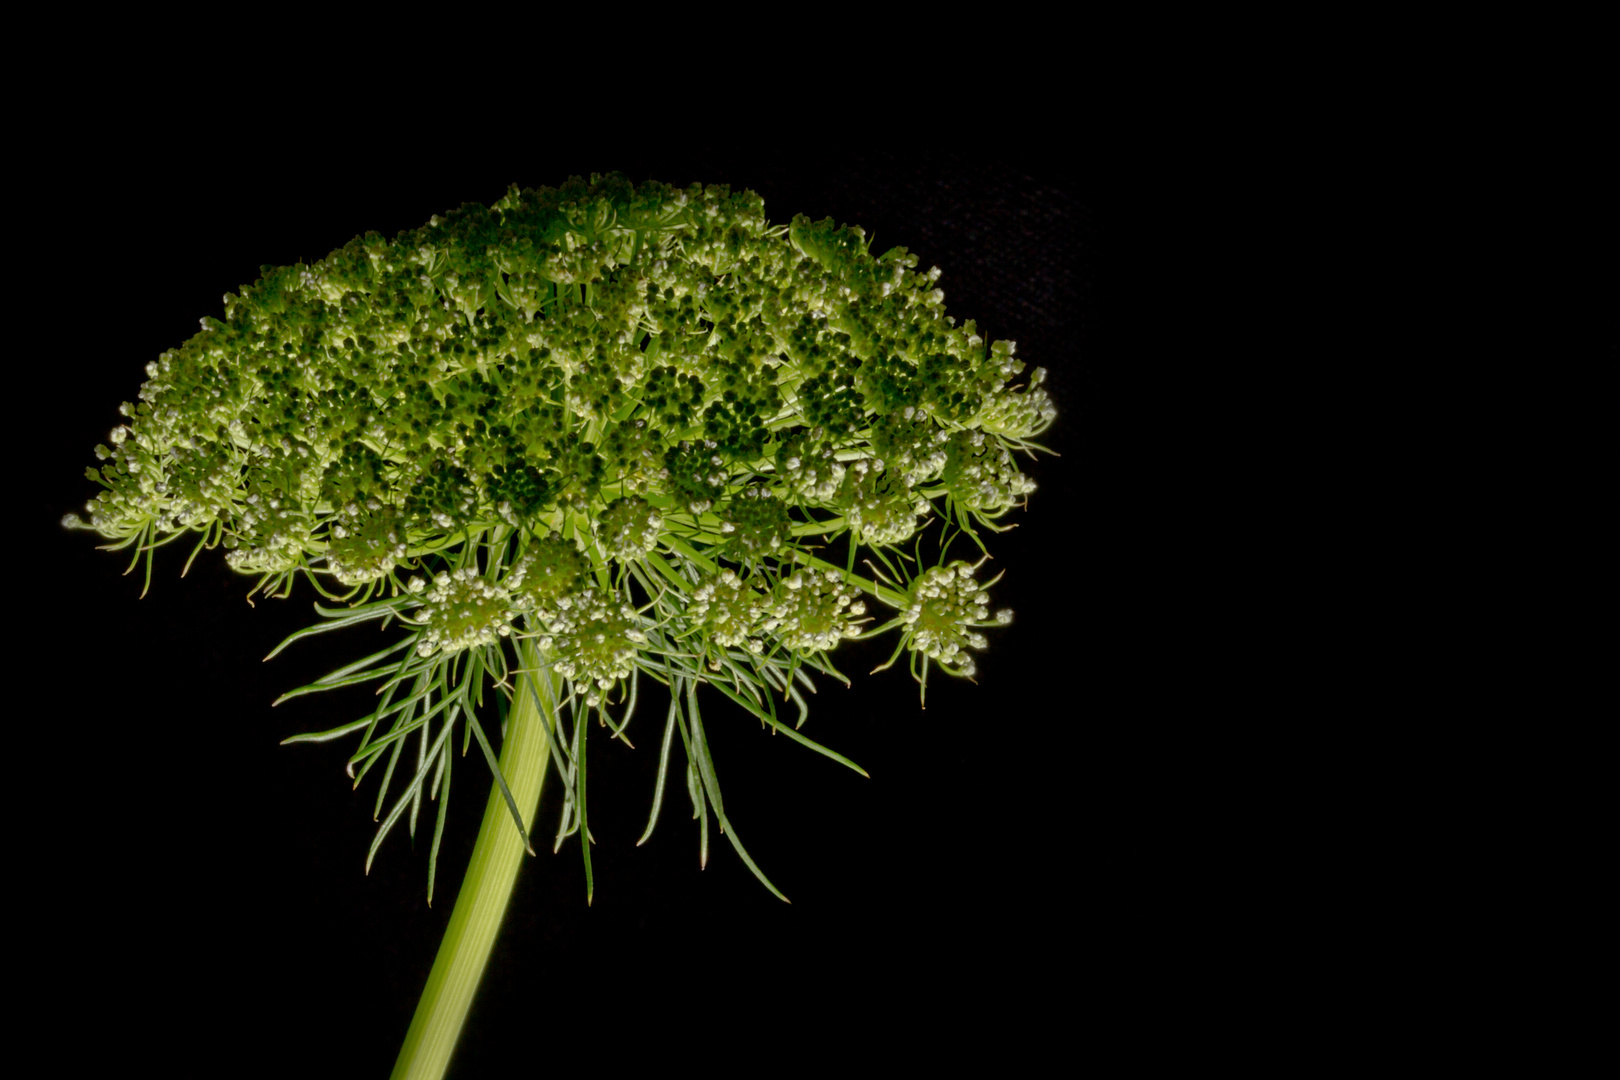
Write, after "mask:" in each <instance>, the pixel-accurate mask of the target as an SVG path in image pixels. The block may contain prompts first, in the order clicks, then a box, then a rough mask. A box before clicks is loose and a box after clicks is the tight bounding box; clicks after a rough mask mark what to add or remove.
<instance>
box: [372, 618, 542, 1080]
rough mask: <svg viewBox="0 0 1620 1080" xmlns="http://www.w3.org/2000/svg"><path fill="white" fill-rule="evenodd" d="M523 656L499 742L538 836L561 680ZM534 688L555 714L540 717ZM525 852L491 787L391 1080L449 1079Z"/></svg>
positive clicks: (516, 797)
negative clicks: (537, 822)
mask: <svg viewBox="0 0 1620 1080" xmlns="http://www.w3.org/2000/svg"><path fill="white" fill-rule="evenodd" d="M519 656H520V657H522V659H523V663H524V666H525V667H526V668H528V669H529V671H530V672H532V674H523V675H520V676H518V679H517V693H516V694H514V695H513V698H514V700H513V707H512V710H511V712H510V714H509V715H508V716H507V720H506V736H505V738H504V739H503V740H502V742H501V757H500V767H501V775H502V776H503V777H505V778H506V786H507V790H508V791H510V792H511V793H512V801H513V802H514V803H516V804H517V808H518V812H519V813H520V814H521V815H522V817H523V823H524V827H525V828H527V829H529V830H531V831H532V830H533V828H534V812H535V808H536V807H537V806H538V805H539V803H540V787H541V784H542V783H544V781H545V778H546V762H547V759H548V754H549V752H550V751H549V747H548V745H547V741H548V739H549V737H550V732H551V731H552V730H553V729H554V727H555V725H556V722H557V721H556V701H557V692H558V689H559V686H558V682H559V680H558V679H557V677H556V676H555V675H553V674H552V673H551V671H550V669H549V668H544V667H540V665H539V658H538V655H537V653H536V651H535V650H534V648H533V647H532V646H530V645H529V644H528V643H527V642H525V643H524V644H523V645H522V646H520V648H519ZM531 680H532V681H531ZM531 686H533V688H534V690H535V691H537V692H538V696H539V699H540V701H541V702H543V703H545V705H546V706H547V709H546V711H548V712H550V714H551V715H549V716H547V715H543V714H542V710H541V708H540V706H539V705H537V704H536V703H535V697H536V694H535V693H531V692H530V687H531ZM447 752H448V751H447ZM523 852H524V845H523V838H522V837H521V836H519V835H518V830H517V826H516V825H515V824H513V822H512V813H511V811H510V810H509V809H508V808H507V805H506V799H505V798H504V797H503V796H502V795H501V789H500V786H499V785H498V784H491V785H490V793H489V803H488V805H487V806H485V808H484V823H483V825H482V826H481V827H480V828H479V830H478V843H477V845H476V846H475V847H474V848H473V854H472V862H471V863H469V864H468V866H467V877H466V879H465V880H464V881H463V882H462V883H461V893H460V895H459V896H457V897H456V908H455V911H453V912H451V914H450V926H449V929H447V930H446V931H445V933H444V942H443V944H441V945H440V946H439V955H438V957H437V958H436V959H435V960H434V961H433V971H432V973H431V974H429V975H428V981H427V987H426V988H425V989H424V990H423V991H422V999H421V1001H420V1002H418V1003H417V1006H416V1015H415V1016H414V1017H413V1018H412V1019H411V1027H410V1030H409V1031H408V1032H406V1034H405V1045H404V1046H403V1047H402V1048H401V1049H400V1052H399V1060H398V1061H397V1062H395V1063H394V1072H393V1080H407V1078H408V1080H439V1078H440V1077H442V1076H444V1072H445V1070H446V1069H447V1068H448V1067H449V1065H450V1055H451V1054H452V1053H453V1052H454V1050H455V1048H456V1038H457V1036H459V1035H460V1034H461V1025H462V1022H463V1021H465V1020H466V1019H467V1010H468V1008H469V1007H471V1005H472V999H473V995H474V994H475V993H476V992H477V991H478V983H479V980H480V979H481V978H482V977H483V974H484V965H485V964H486V963H487V962H488V961H489V953H490V949H491V948H492V947H493V946H494V944H495V936H496V934H497V933H498V932H499V931H500V927H501V918H502V916H503V915H505V914H506V902H507V900H508V899H510V898H511V895H512V885H513V883H514V882H515V881H516V880H517V872H518V866H519V864H521V863H522V861H523Z"/></svg>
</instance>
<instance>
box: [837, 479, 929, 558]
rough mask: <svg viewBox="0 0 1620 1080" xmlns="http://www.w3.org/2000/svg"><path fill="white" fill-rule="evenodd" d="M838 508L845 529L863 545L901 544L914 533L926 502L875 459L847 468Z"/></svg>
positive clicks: (926, 509)
mask: <svg viewBox="0 0 1620 1080" xmlns="http://www.w3.org/2000/svg"><path fill="white" fill-rule="evenodd" d="M838 505H839V507H841V508H842V509H843V511H844V517H845V520H847V521H848V522H849V527H850V528H851V529H853V530H854V531H855V534H856V535H857V536H859V537H860V539H861V542H862V543H867V544H903V543H905V542H906V541H907V540H909V539H911V537H912V535H913V534H914V533H916V531H917V523H918V519H919V518H922V517H925V516H926V515H927V514H928V512H929V503H928V500H927V499H924V498H922V497H921V496H919V495H917V494H916V492H914V491H913V490H912V489H911V487H910V485H909V484H907V483H906V479H905V477H904V476H895V475H894V474H892V473H890V472H888V471H887V469H885V467H884V463H883V462H882V461H880V460H878V459H875V458H867V459H863V460H861V461H856V462H853V463H852V464H851V465H850V466H849V471H848V472H847V473H846V474H845V476H844V487H843V490H842V491H841V492H840V493H839V498H838Z"/></svg>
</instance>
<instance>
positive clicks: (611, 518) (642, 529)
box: [598, 499, 664, 562]
mask: <svg viewBox="0 0 1620 1080" xmlns="http://www.w3.org/2000/svg"><path fill="white" fill-rule="evenodd" d="M663 527H664V516H663V515H662V514H660V513H659V512H658V511H657V510H656V509H655V508H654V507H652V506H650V505H648V503H647V501H646V500H645V499H615V500H614V501H613V502H611V503H609V504H608V507H607V509H606V510H605V511H603V513H602V518H601V522H600V523H599V525H598V530H599V534H600V536H601V538H602V550H603V551H605V552H606V553H607V556H608V558H610V559H618V560H619V561H620V562H633V561H635V560H636V559H640V558H642V557H643V556H645V555H646V554H647V552H649V551H651V550H652V549H653V548H655V547H657V546H658V534H659V532H660V531H661V530H662V529H663Z"/></svg>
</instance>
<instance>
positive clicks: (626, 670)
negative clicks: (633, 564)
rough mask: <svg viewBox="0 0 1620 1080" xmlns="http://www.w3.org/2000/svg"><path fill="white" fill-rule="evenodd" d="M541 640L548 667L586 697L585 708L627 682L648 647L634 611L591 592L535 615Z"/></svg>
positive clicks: (595, 592)
mask: <svg viewBox="0 0 1620 1080" xmlns="http://www.w3.org/2000/svg"><path fill="white" fill-rule="evenodd" d="M539 616H540V623H541V625H542V626H543V627H544V630H545V634H544V636H543V637H541V638H540V642H539V644H540V648H541V649H542V650H543V651H545V652H546V653H548V654H549V655H550V656H551V657H552V661H551V666H552V667H553V668H555V669H556V670H557V672H558V673H559V674H561V675H562V676H563V677H564V678H566V679H568V680H569V681H571V682H573V683H574V684H576V685H577V686H579V687H581V688H582V689H584V691H585V703H586V704H587V705H591V706H595V705H598V704H600V703H601V700H602V695H601V691H603V690H607V689H609V688H610V687H612V686H613V684H614V683H615V682H617V681H618V680H619V679H624V678H628V677H629V675H630V668H631V665H632V664H633V663H634V662H635V658H636V656H637V654H638V653H639V652H640V651H641V650H643V649H645V648H646V647H647V635H646V633H645V632H644V631H643V629H642V621H641V618H640V617H639V616H638V615H637V614H636V609H635V608H633V607H631V606H630V605H629V604H626V603H623V602H621V601H619V600H618V599H617V598H616V597H614V596H611V595H606V594H603V593H602V592H600V591H599V590H598V589H596V588H594V587H592V588H588V589H586V590H584V591H583V592H581V593H579V594H578V595H576V596H571V597H570V596H565V597H561V598H559V599H558V601H557V602H556V604H555V605H554V606H553V607H551V608H550V609H549V610H545V611H542V612H540V613H539Z"/></svg>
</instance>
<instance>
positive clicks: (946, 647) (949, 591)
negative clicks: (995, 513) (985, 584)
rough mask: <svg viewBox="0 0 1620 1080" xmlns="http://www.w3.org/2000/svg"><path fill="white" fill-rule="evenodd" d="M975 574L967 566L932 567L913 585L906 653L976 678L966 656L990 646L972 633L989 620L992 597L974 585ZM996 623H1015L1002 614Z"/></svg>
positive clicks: (905, 613)
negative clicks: (910, 652)
mask: <svg viewBox="0 0 1620 1080" xmlns="http://www.w3.org/2000/svg"><path fill="white" fill-rule="evenodd" d="M973 569H974V568H973V567H972V566H970V565H968V564H967V563H965V562H954V563H952V564H951V565H949V566H933V567H929V568H928V569H927V570H924V571H923V572H922V573H921V574H919V575H918V576H917V580H915V581H913V582H912V583H911V597H910V603H909V604H907V605H906V607H905V608H904V609H902V610H901V612H900V617H901V618H902V619H904V620H905V621H906V623H907V624H908V626H909V629H908V630H907V632H906V645H907V647H908V648H910V649H913V650H915V651H917V652H920V653H922V654H923V655H924V656H926V657H928V658H929V659H931V660H934V661H936V662H938V663H939V664H940V665H941V666H942V667H944V668H946V669H947V670H948V671H950V672H951V673H952V674H955V675H972V674H973V672H974V670H975V667H974V663H973V657H972V656H971V655H969V654H968V652H967V651H966V650H968V649H983V648H984V647H985V646H987V645H988V644H989V641H988V640H986V638H985V636H984V635H983V634H981V633H979V632H978V631H976V630H973V629H971V627H973V626H974V625H976V624H985V623H986V621H987V620H988V619H989V617H990V609H989V607H988V606H987V605H988V604H989V603H990V594H989V593H988V592H985V591H984V590H983V589H982V588H980V587H979V585H978V584H977V583H975V582H974V580H973ZM995 621H996V622H998V623H1002V624H1005V623H1009V622H1011V621H1012V612H1011V611H1002V612H1001V613H999V614H998V615H997V616H996V620H995Z"/></svg>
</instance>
